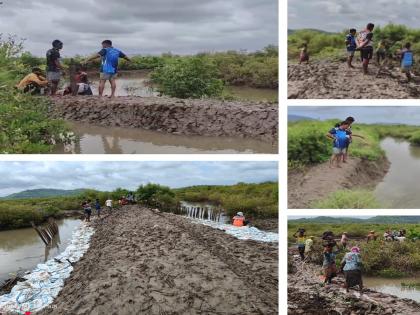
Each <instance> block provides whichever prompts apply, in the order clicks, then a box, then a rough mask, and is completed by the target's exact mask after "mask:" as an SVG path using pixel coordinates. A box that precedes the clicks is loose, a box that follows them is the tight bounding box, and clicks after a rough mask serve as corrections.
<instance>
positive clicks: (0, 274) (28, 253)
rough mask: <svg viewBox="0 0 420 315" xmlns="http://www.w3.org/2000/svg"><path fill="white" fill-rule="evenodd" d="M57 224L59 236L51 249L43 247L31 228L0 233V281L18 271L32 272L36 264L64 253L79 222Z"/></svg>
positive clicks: (69, 220) (70, 220) (74, 220)
mask: <svg viewBox="0 0 420 315" xmlns="http://www.w3.org/2000/svg"><path fill="white" fill-rule="evenodd" d="M57 224H58V227H59V236H58V237H57V238H56V241H57V242H56V245H55V246H54V247H52V248H47V247H46V246H45V245H44V243H43V242H42V241H41V239H40V238H39V236H38V235H37V234H36V232H35V230H34V229H33V228H25V229H16V230H9V231H0V281H2V280H5V279H7V278H10V277H9V273H15V272H16V271H18V270H19V269H22V270H24V271H26V270H32V269H33V268H34V267H35V266H36V265H37V264H38V263H42V262H45V261H46V260H48V259H51V258H52V257H54V256H56V255H58V254H59V253H61V252H62V251H64V250H65V249H66V247H67V246H68V245H69V243H70V241H71V236H72V232H73V230H74V229H75V228H76V227H77V226H78V225H79V224H80V220H77V219H63V220H57Z"/></svg>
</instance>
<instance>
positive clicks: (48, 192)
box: [0, 188, 85, 200]
mask: <svg viewBox="0 0 420 315" xmlns="http://www.w3.org/2000/svg"><path fill="white" fill-rule="evenodd" d="M84 191H85V189H73V190H63V189H49V188H47V189H30V190H24V191H21V192H18V193H15V194H11V195H8V196H6V197H2V198H0V199H3V200H4V199H30V198H47V197H64V196H75V195H79V194H81V193H83V192H84Z"/></svg>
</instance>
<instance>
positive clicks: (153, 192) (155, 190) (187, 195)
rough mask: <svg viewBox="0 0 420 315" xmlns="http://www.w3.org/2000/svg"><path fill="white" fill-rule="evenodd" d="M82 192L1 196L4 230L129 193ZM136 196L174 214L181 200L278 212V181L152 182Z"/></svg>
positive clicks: (266, 214) (259, 213)
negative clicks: (86, 202) (183, 184)
mask: <svg viewBox="0 0 420 315" xmlns="http://www.w3.org/2000/svg"><path fill="white" fill-rule="evenodd" d="M79 191H81V193H79V194H77V195H68V196H60V197H49V198H27V199H0V230H3V229H14V228H20V227H28V226H30V222H31V221H34V222H35V223H37V224H38V223H41V222H43V221H45V220H46V219H47V218H48V217H49V216H53V217H60V215H62V212H63V211H65V210H80V209H81V204H82V202H83V201H84V200H86V199H90V200H92V201H94V200H95V199H99V201H100V203H101V204H104V203H105V200H106V199H108V198H111V199H112V200H114V201H116V200H118V199H120V198H122V197H125V196H127V194H128V193H129V191H128V190H127V189H123V188H117V189H116V190H114V191H111V192H107V191H97V190H92V189H83V190H79ZM75 192H77V190H75ZM134 195H135V196H136V199H137V201H138V202H139V203H141V204H144V205H146V206H149V207H155V208H158V209H160V210H161V211H166V212H172V213H178V212H179V205H180V204H179V203H180V201H196V202H198V201H208V202H214V203H218V204H219V205H221V206H222V207H223V208H224V209H226V211H227V213H228V215H233V214H234V213H236V211H244V212H245V213H246V215H247V216H251V217H252V216H254V217H255V218H273V217H277V213H278V184H277V183H273V182H267V183H261V184H244V183H239V184H237V185H232V186H193V187H186V188H179V189H171V188H169V187H166V186H161V185H158V184H151V183H150V184H147V185H141V186H139V188H138V189H137V190H136V191H134Z"/></svg>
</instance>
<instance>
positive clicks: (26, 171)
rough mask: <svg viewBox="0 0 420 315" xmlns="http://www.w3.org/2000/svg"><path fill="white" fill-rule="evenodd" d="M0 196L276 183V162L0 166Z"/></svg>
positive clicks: (29, 164)
mask: <svg viewBox="0 0 420 315" xmlns="http://www.w3.org/2000/svg"><path fill="white" fill-rule="evenodd" d="M0 174H2V176H1V178H0V196H6V195H9V194H11V193H15V192H19V191H22V190H27V189H38V188H58V189H76V188H93V189H99V190H108V191H109V190H114V189H115V188H118V187H123V188H128V189H135V188H137V187H138V186H139V185H141V184H146V183H149V182H153V183H158V184H163V185H167V186H170V187H173V188H176V187H184V186H190V185H214V184H236V183H238V182H247V183H258V182H263V181H268V180H274V181H277V175H278V171H277V163H276V162H165V161H160V162H90V161H89V162H57V161H46V162H11V161H10V162H6V161H3V162H0Z"/></svg>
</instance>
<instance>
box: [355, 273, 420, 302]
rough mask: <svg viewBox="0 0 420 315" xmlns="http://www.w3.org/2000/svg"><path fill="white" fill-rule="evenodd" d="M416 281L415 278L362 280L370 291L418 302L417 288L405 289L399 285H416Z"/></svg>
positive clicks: (370, 278) (418, 293) (419, 294)
mask: <svg viewBox="0 0 420 315" xmlns="http://www.w3.org/2000/svg"><path fill="white" fill-rule="evenodd" d="M418 281H419V280H418V279H415V278H400V279H384V278H375V277H367V278H364V279H363V282H364V285H365V286H366V287H368V288H370V289H373V290H375V291H378V292H382V293H386V294H392V295H395V296H398V297H400V298H405V299H411V300H414V301H417V302H420V288H419V287H405V286H402V285H401V283H418Z"/></svg>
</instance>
